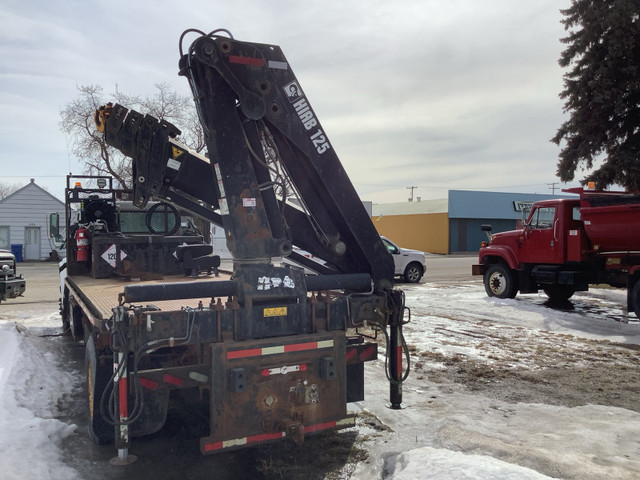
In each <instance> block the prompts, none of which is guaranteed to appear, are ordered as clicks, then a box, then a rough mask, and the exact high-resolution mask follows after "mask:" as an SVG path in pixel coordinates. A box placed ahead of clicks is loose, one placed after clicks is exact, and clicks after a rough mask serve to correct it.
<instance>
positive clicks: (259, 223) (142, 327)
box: [96, 30, 408, 456]
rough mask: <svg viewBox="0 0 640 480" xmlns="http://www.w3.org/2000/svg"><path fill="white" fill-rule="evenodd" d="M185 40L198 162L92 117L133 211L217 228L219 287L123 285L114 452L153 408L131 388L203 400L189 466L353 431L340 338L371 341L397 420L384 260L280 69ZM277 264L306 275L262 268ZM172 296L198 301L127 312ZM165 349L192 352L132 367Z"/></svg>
mask: <svg viewBox="0 0 640 480" xmlns="http://www.w3.org/2000/svg"><path fill="white" fill-rule="evenodd" d="M192 32H198V31H195V30H188V31H186V32H185V33H184V34H183V36H182V37H181V40H180V43H181V45H180V61H179V73H180V75H182V76H184V77H186V78H187V80H188V82H189V85H190V87H191V90H192V93H193V97H194V100H195V104H196V109H197V112H198V116H199V119H200V122H201V124H202V128H203V131H204V135H205V139H206V145H207V150H208V158H205V157H203V156H200V155H198V154H196V153H194V152H191V151H190V150H189V149H188V148H187V147H185V146H184V145H182V144H181V143H180V142H178V141H177V140H176V137H177V136H178V135H179V134H180V131H179V130H178V128H176V127H175V126H174V125H172V124H170V123H168V122H166V121H162V120H158V119H156V118H154V117H152V116H150V115H142V114H140V113H138V112H135V111H129V110H128V109H126V108H124V107H122V106H121V105H117V104H116V105H111V104H109V105H106V106H104V107H101V108H100V109H99V110H98V111H97V112H96V125H97V126H98V129H99V130H101V131H103V132H104V135H105V140H106V142H107V143H108V144H109V145H111V146H114V147H116V148H118V149H119V150H121V151H122V152H123V153H124V154H125V155H127V156H129V157H131V158H132V162H133V176H134V188H133V203H134V204H135V205H136V206H138V207H144V206H145V205H146V204H147V202H149V201H150V200H154V201H155V200H162V201H165V202H169V203H170V204H173V205H175V206H177V207H179V208H182V209H186V210H189V211H190V212H192V213H194V214H195V215H198V216H200V217H203V218H205V219H207V220H209V221H211V222H213V223H215V224H218V225H222V226H223V227H224V230H225V234H226V241H227V246H228V248H229V251H230V252H231V254H232V257H233V273H232V274H231V277H230V278H229V279H228V280H219V279H216V280H212V279H198V280H197V281H193V282H189V283H188V284H185V283H178V282H176V283H166V282H163V283H151V284H148V283H143V282H138V283H131V284H128V285H126V286H125V287H124V292H123V293H122V294H121V295H120V304H119V305H118V306H115V307H114V308H113V317H112V318H111V319H110V320H109V329H108V330H109V332H108V335H109V336H110V338H111V340H110V345H111V348H112V350H113V360H114V364H115V365H117V368H116V372H119V374H115V375H114V377H113V378H112V379H111V383H112V384H113V385H112V386H111V388H112V389H113V391H120V392H121V394H120V395H112V397H114V398H113V402H114V405H113V406H112V408H111V409H110V410H111V413H112V415H111V421H110V424H113V425H114V426H115V431H116V443H117V446H118V448H119V450H120V452H124V454H122V453H121V456H126V452H127V450H128V445H129V443H128V442H129V434H130V433H131V432H132V431H135V428H134V422H135V421H141V420H139V418H143V419H144V418H146V417H147V416H149V415H146V414H145V413H144V412H145V409H147V410H149V409H153V408H156V409H157V405H154V403H153V398H154V397H153V396H151V395H149V393H148V392H146V391H145V389H152V388H156V389H175V388H187V387H188V386H190V387H194V386H196V387H198V388H200V389H201V390H205V391H207V392H208V395H209V403H210V408H209V414H210V434H209V436H207V437H204V438H202V439H201V442H200V445H201V451H202V453H204V454H208V453H215V452H219V451H223V450H228V449H234V448H239V447H242V446H245V445H249V444H252V443H257V442H263V441H273V440H277V439H281V438H286V437H289V438H292V439H293V440H295V441H296V442H302V441H303V439H304V436H305V434H308V433H313V432H315V431H319V430H324V429H328V428H339V427H341V426H345V425H349V424H351V425H353V419H350V416H349V415H348V414H347V409H346V404H347V402H351V401H357V400H361V399H362V398H363V388H364V387H363V382H364V364H363V362H364V361H367V360H372V359H375V358H376V351H377V350H376V349H377V345H376V344H375V343H373V342H367V341H365V339H364V338H363V336H362V335H361V334H359V333H358V331H357V330H355V333H353V332H354V329H357V328H361V327H365V326H370V327H373V329H374V330H375V331H376V332H383V333H384V335H385V338H386V347H387V362H385V364H386V368H387V376H388V379H389V381H390V406H391V407H392V408H396V409H398V408H401V403H402V388H401V386H402V381H403V380H404V378H405V377H406V375H407V374H408V362H407V365H406V367H403V357H404V358H407V360H408V352H407V351H406V348H405V346H404V339H403V336H402V325H403V324H404V323H406V322H405V320H404V313H405V310H406V307H405V306H404V295H403V292H402V291H400V290H398V289H394V288H393V275H394V266H393V259H392V257H391V255H390V254H389V252H388V251H387V249H386V248H385V246H384V244H383V242H382V241H381V239H380V236H379V234H378V233H377V232H376V230H375V228H374V226H373V224H372V222H371V219H370V217H369V215H368V214H367V212H366V209H365V208H364V206H363V204H362V202H361V201H360V199H359V197H358V195H357V193H356V191H355V189H354V188H353V186H352V184H351V182H350V180H349V178H348V176H347V174H346V172H345V170H344V168H343V166H342V164H341V163H340V160H339V159H338V157H337V155H336V153H335V151H334V149H333V147H332V145H331V143H330V142H329V139H328V138H327V135H326V133H325V131H324V129H323V128H322V125H321V124H320V122H319V120H318V117H317V116H316V114H315V112H314V111H313V109H312V107H311V105H310V103H309V101H308V99H307V97H306V95H305V93H304V91H303V89H302V87H301V85H300V83H299V82H298V80H297V78H296V76H295V75H294V73H293V71H292V69H291V67H290V65H289V62H288V61H287V59H286V58H285V56H284V54H283V53H282V51H281V49H280V48H279V47H278V46H276V45H267V44H259V43H251V42H243V41H238V40H235V39H234V38H233V37H232V36H231V34H230V33H229V32H228V31H226V30H216V31H213V32H211V33H210V34H205V33H204V32H198V33H200V34H201V35H200V36H199V37H198V38H197V39H196V40H195V41H193V43H192V44H191V45H190V46H189V48H188V50H187V52H186V53H185V52H183V51H182V41H183V39H184V36H185V34H187V33H192ZM294 247H297V248H299V249H302V250H306V251H308V252H310V253H312V254H313V255H314V256H316V257H319V258H321V259H322V260H323V261H324V263H322V264H320V263H317V262H314V261H312V260H309V259H307V258H306V257H304V256H303V255H300V254H298V253H297V252H296V249H295V248H294ZM279 257H289V258H291V259H292V260H294V261H296V262H298V263H300V264H302V265H304V266H305V267H307V268H309V269H312V270H314V271H315V272H316V273H317V274H314V275H305V273H304V270H303V269H302V268H299V267H293V266H290V265H285V264H283V265H281V266H277V265H275V264H274V261H273V259H274V258H279ZM188 298H204V299H210V301H209V304H208V305H206V303H204V304H203V303H202V302H201V303H200V305H199V307H198V308H195V309H190V308H189V309H184V308H183V309H181V310H180V311H169V312H167V311H162V310H156V309H153V308H140V307H139V306H138V307H136V305H140V304H143V303H144V302H154V301H163V300H175V301H181V300H182V301H184V299H188ZM216 299H217V300H216ZM223 299H226V301H224V300H223ZM104 334H105V335H106V334H107V333H104ZM104 343H105V342H102V343H101V344H102V345H104ZM176 345H180V346H182V347H184V346H187V347H189V348H191V349H192V350H191V351H192V353H193V356H194V360H193V361H192V362H191V363H190V364H187V365H177V364H176V365H169V366H166V365H165V366H163V367H162V368H155V369H150V368H146V367H144V368H143V366H144V365H145V362H144V361H143V360H142V358H143V357H148V359H149V358H152V357H153V355H154V354H155V352H156V351H157V349H159V348H160V347H162V348H172V347H174V346H176ZM194 346H195V347H197V348H194ZM127 359H129V361H128V366H127V365H126V364H127ZM148 359H147V361H148ZM151 363H152V362H151ZM123 364H125V366H124V367H123V366H122V365H123ZM145 368H146V369H145ZM127 374H128V375H127ZM127 377H129V385H128V386H127V383H126V379H127ZM131 377H133V378H131ZM123 382H124V385H123ZM107 388H108V387H107ZM123 388H124V391H125V392H128V394H127V395H125V394H123V393H122V389H123ZM163 398H164V397H163ZM140 400H144V402H141V401H140ZM127 402H128V403H132V404H133V407H132V408H130V409H129V408H128V406H127ZM122 403H124V405H122ZM141 404H142V405H141ZM150 405H151V406H150ZM103 410H104V409H103ZM132 411H133V412H135V413H136V414H137V416H138V418H134V419H133V420H132V416H133V415H132ZM118 412H119V413H118ZM140 412H142V413H140ZM103 413H104V412H103ZM114 413H115V414H114ZM129 426H131V428H132V430H131V431H130V429H129Z"/></svg>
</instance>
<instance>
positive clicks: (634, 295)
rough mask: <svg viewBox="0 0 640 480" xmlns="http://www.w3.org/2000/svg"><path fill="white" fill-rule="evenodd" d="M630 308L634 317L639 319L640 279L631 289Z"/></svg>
mask: <svg viewBox="0 0 640 480" xmlns="http://www.w3.org/2000/svg"><path fill="white" fill-rule="evenodd" d="M631 306H632V307H633V311H634V312H636V317H638V318H640V279H639V280H638V281H637V282H636V283H635V285H634V286H633V289H631Z"/></svg>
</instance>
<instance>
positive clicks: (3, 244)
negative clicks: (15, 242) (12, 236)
mask: <svg viewBox="0 0 640 480" xmlns="http://www.w3.org/2000/svg"><path fill="white" fill-rule="evenodd" d="M0 248H2V249H4V250H9V249H10V248H11V243H10V242H9V227H0Z"/></svg>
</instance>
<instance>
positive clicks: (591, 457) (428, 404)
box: [351, 283, 640, 480]
mask: <svg viewBox="0 0 640 480" xmlns="http://www.w3.org/2000/svg"><path fill="white" fill-rule="evenodd" d="M403 288H404V289H405V291H406V294H407V301H406V303H407V306H409V307H410V308H411V310H412V312H411V313H412V320H411V323H410V324H409V325H406V326H405V328H404V333H405V337H406V339H407V343H408V345H409V348H410V350H411V351H412V362H413V367H412V368H413V372H412V374H411V376H410V377H409V379H408V380H407V382H406V383H405V384H404V388H403V393H404V399H403V400H404V404H405V405H406V409H404V410H401V411H395V410H389V409H388V408H386V404H385V402H386V401H387V398H388V393H387V392H388V386H384V385H383V386H381V384H380V382H377V383H375V382H373V381H372V380H373V378H376V377H378V376H379V373H378V371H377V370H376V369H375V368H370V367H369V366H368V368H367V370H366V374H367V378H366V379H365V385H366V387H365V388H366V400H365V402H363V403H362V405H361V406H362V407H363V408H364V409H366V410H367V411H369V412H371V413H372V414H374V415H376V416H377V417H378V418H379V419H380V420H381V421H382V423H384V424H386V425H388V426H389V427H391V428H392V429H393V434H391V435H385V434H379V435H372V436H370V438H368V439H365V444H364V446H365V448H366V449H367V451H368V452H369V459H368V461H367V462H364V463H361V464H360V465H359V466H358V468H357V469H356V472H355V473H354V475H353V476H352V477H351V478H352V479H370V478H392V479H414V478H415V479H419V478H436V479H440V478H442V479H444V478H451V479H453V478H456V479H458V478H462V479H466V478H473V479H511V478H526V479H528V478H547V477H549V478H565V479H580V480H583V479H594V480H595V479H602V478H607V479H637V478H640V443H639V439H640V414H639V413H637V412H636V411H633V410H629V409H626V408H618V407H615V406H611V405H608V404H606V403H607V402H603V403H605V404H603V405H600V404H592V403H591V402H590V400H592V398H591V397H587V398H584V399H583V398H581V396H582V392H586V393H587V394H589V395H590V394H591V392H589V388H590V387H589V385H583V384H582V383H584V382H583V380H582V379H581V380H580V381H575V380H574V379H575V378H576V377H575V376H574V373H576V372H579V371H581V370H583V369H584V370H585V372H586V373H585V375H584V376H585V377H586V378H587V381H588V380H589V378H588V376H589V372H590V370H589V369H592V368H594V369H598V368H599V367H602V369H601V370H595V371H597V372H605V374H609V372H610V373H611V374H612V375H613V374H614V373H616V372H618V369H619V370H620V371H621V372H622V373H619V372H618V373H617V374H618V375H620V376H619V377H613V376H612V378H613V381H614V382H616V383H618V384H621V386H619V392H621V394H622V395H626V396H628V397H630V398H629V399H628V402H627V403H626V404H637V394H638V393H640V392H639V391H638V384H637V383H635V382H636V381H637V379H634V380H633V381H632V382H631V384H629V385H624V381H625V374H624V372H625V371H628V370H627V369H634V370H637V368H638V367H640V356H639V355H638V351H637V349H629V348H628V346H626V344H632V345H638V344H640V326H639V325H637V324H636V323H637V322H636V320H635V318H633V317H627V316H626V315H625V314H624V313H623V312H622V311H621V310H620V305H621V303H622V302H623V301H624V294H621V293H620V292H619V291H615V290H604V289H602V290H595V291H594V292H593V293H589V294H579V295H576V299H575V300H574V302H572V305H570V306H565V307H566V308H567V310H565V311H559V310H556V309H551V308H549V307H548V306H547V305H545V304H546V297H545V296H544V295H543V294H541V295H525V296H520V297H518V298H516V299H514V300H500V299H495V298H487V297H486V295H485V293H484V289H483V287H482V285H480V284H477V283H475V284H474V283H469V284H464V283H463V284H458V285H438V284H423V285H420V286H416V287H410V286H409V287H403ZM594 311H596V313H595V314H594ZM620 320H624V321H629V322H630V324H627V323H622V322H621V321H620ZM380 363H381V362H380ZM440 372H442V373H440ZM549 372H551V374H550V373H549ZM563 372H564V373H563ZM576 374H577V373H576ZM558 375H565V376H566V378H560V379H559V380H557V379H555V378H554V376H558ZM554 382H557V384H556V383H554ZM565 382H566V383H565ZM571 382H575V383H578V384H577V385H575V384H571ZM565 384H566V386H565ZM597 388H600V387H598V386H596V387H595V389H597ZM625 388H626V391H625ZM562 390H566V391H564V392H563V391H562ZM605 393H606V392H605ZM616 395H617V392H614V393H613V394H612V396H614V397H615V396H616ZM594 399H595V400H598V397H594ZM605 400H608V399H605ZM545 475H546V476H547V477H545Z"/></svg>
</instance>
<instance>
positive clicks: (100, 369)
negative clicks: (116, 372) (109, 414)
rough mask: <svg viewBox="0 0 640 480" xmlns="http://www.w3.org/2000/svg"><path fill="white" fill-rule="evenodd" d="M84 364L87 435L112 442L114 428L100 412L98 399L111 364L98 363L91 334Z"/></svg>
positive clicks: (94, 438)
mask: <svg viewBox="0 0 640 480" xmlns="http://www.w3.org/2000/svg"><path fill="white" fill-rule="evenodd" d="M85 366H86V379H87V384H86V387H87V406H88V407H89V408H88V410H89V435H90V436H91V439H92V440H93V441H94V442H95V443H97V444H99V445H102V444H105V443H112V442H113V441H114V440H115V438H114V437H115V430H114V427H113V426H112V425H109V424H108V423H107V422H106V421H105V420H104V418H102V415H101V414H100V400H101V399H102V393H103V392H104V390H105V388H106V387H107V384H108V383H109V379H110V378H111V373H112V370H113V365H112V364H111V363H110V362H105V363H104V364H100V359H99V358H98V354H97V352H96V347H95V340H94V338H93V337H92V336H91V337H89V338H88V340H87V344H86V347H85Z"/></svg>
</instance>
